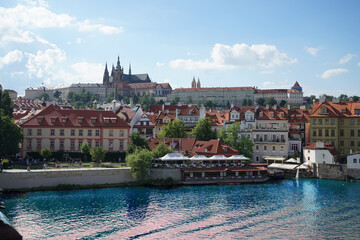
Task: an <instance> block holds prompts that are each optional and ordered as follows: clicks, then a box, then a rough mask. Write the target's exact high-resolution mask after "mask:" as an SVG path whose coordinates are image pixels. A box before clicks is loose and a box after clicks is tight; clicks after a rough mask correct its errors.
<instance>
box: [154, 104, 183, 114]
mask: <svg viewBox="0 0 360 240" xmlns="http://www.w3.org/2000/svg"><path fill="white" fill-rule="evenodd" d="M163 107H164V110H163ZM177 107H178V106H177V105H150V112H153V113H157V112H159V111H166V110H169V111H173V112H175V109H176V108H177Z"/></svg>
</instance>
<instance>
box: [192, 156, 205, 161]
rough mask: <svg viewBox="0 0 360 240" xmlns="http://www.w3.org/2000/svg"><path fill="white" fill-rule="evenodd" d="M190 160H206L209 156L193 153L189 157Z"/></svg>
mask: <svg viewBox="0 0 360 240" xmlns="http://www.w3.org/2000/svg"><path fill="white" fill-rule="evenodd" d="M190 160H191V161H208V160H209V158H208V157H206V156H204V155H194V156H193V157H191V158H190Z"/></svg>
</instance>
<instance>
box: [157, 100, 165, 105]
mask: <svg viewBox="0 0 360 240" xmlns="http://www.w3.org/2000/svg"><path fill="white" fill-rule="evenodd" d="M156 104H157V105H164V104H165V102H164V100H162V99H160V100H159V101H158V102H157V103H156Z"/></svg>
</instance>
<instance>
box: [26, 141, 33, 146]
mask: <svg viewBox="0 0 360 240" xmlns="http://www.w3.org/2000/svg"><path fill="white" fill-rule="evenodd" d="M27 146H28V148H31V147H32V146H31V140H29V141H28V145H27Z"/></svg>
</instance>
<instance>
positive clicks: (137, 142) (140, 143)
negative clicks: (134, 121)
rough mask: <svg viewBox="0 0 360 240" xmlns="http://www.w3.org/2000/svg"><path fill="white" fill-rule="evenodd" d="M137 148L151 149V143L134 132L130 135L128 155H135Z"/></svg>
mask: <svg viewBox="0 0 360 240" xmlns="http://www.w3.org/2000/svg"><path fill="white" fill-rule="evenodd" d="M137 148H145V149H149V142H148V141H147V140H146V139H145V138H144V137H142V136H141V135H140V133H138V132H135V131H134V132H132V133H131V134H130V144H129V146H128V153H134V152H135V150H136V149H137Z"/></svg>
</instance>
